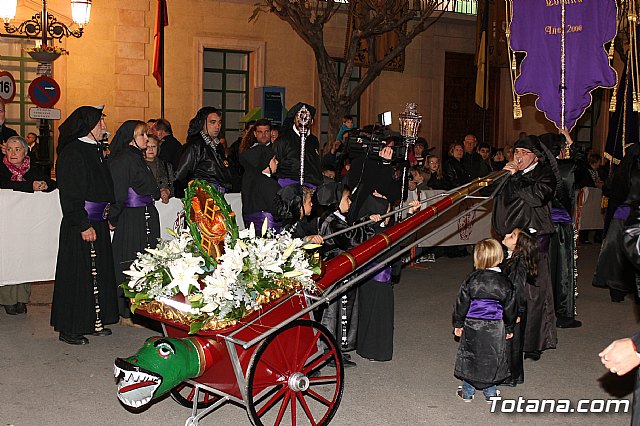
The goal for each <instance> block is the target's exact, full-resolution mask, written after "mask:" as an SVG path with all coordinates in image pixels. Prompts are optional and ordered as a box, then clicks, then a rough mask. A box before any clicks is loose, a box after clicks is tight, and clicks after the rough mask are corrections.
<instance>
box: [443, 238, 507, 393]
mask: <svg viewBox="0 0 640 426" xmlns="http://www.w3.org/2000/svg"><path fill="white" fill-rule="evenodd" d="M503 257H504V256H503V252H502V247H501V246H500V243H499V242H498V241H496V240H494V239H486V240H482V241H479V242H478V243H477V244H476V247H475V250H474V252H473V263H474V266H475V268H476V270H475V271H474V272H472V273H471V275H469V276H468V277H467V279H466V280H465V281H464V283H463V284H462V287H461V288H460V291H459V292H458V299H457V300H456V304H455V307H454V312H453V326H454V334H455V335H456V336H457V337H461V339H460V346H459V348H458V354H457V357H456V365H455V370H454V375H455V376H456V377H457V378H458V379H460V380H462V386H459V387H458V391H457V395H458V396H459V397H460V398H462V400H463V401H465V402H469V401H471V400H473V397H474V395H475V392H476V389H482V392H483V393H484V397H485V399H486V400H487V401H490V398H492V397H495V396H498V395H500V392H499V391H498V390H497V389H496V385H498V384H500V383H502V381H504V380H505V379H506V378H507V377H509V361H508V358H509V355H508V351H507V344H506V341H507V340H508V339H510V338H511V337H512V336H513V327H514V324H515V319H516V316H515V305H516V301H515V294H514V292H513V288H512V284H511V282H510V281H509V279H508V278H507V277H505V276H504V275H503V274H502V273H501V271H500V268H499V267H498V265H499V264H500V262H502V259H503Z"/></svg>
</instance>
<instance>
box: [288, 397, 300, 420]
mask: <svg viewBox="0 0 640 426" xmlns="http://www.w3.org/2000/svg"><path fill="white" fill-rule="evenodd" d="M297 393H298V392H293V391H291V392H289V395H291V394H293V398H292V399H291V425H292V426H296V425H297V424H298V423H297V422H296V407H297V406H298V404H297V403H296V399H297V398H296V394H297Z"/></svg>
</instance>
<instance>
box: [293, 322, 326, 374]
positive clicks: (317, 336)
mask: <svg viewBox="0 0 640 426" xmlns="http://www.w3.org/2000/svg"><path fill="white" fill-rule="evenodd" d="M321 336H322V334H320V333H318V332H317V331H315V330H314V333H313V339H312V341H311V342H309V344H308V346H307V351H306V352H305V353H304V355H303V356H302V357H301V358H300V364H298V365H296V368H297V369H298V370H300V369H301V368H302V366H303V365H304V364H305V363H306V362H307V360H308V359H309V357H310V356H311V352H312V351H313V350H314V349H315V350H318V340H320V337H321ZM333 352H334V351H331V352H328V354H329V355H331V354H332V353H333Z"/></svg>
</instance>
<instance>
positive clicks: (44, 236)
mask: <svg viewBox="0 0 640 426" xmlns="http://www.w3.org/2000/svg"><path fill="white" fill-rule="evenodd" d="M440 192H442V191H423V197H429V196H432V195H434V194H437V193H440ZM601 194H602V193H601V192H600V190H599V189H595V188H589V191H588V194H587V197H586V201H585V203H584V207H583V210H582V220H581V228H582V229H601V228H602V222H603V219H602V214H601V212H600V197H601ZM413 196H415V193H414V194H413ZM225 199H226V200H227V202H228V203H229V204H230V205H231V208H232V209H233V211H234V212H236V221H237V222H238V226H239V227H240V229H242V228H244V223H243V221H242V200H241V197H240V194H226V195H225ZM423 199H424V198H423ZM476 202H477V201H474V200H465V201H463V202H462V203H460V204H459V205H458V206H456V207H454V208H452V209H450V210H449V211H447V212H445V213H444V214H443V215H442V216H440V217H439V218H438V219H436V221H434V223H433V224H431V225H429V226H428V227H427V228H428V229H434V228H435V227H436V224H443V223H445V222H446V221H447V220H449V219H451V218H453V217H455V216H456V215H457V214H459V213H460V212H463V211H465V210H467V209H468V208H469V207H470V206H471V205H473V204H474V203H476ZM491 207H492V205H491V204H488V205H485V206H483V207H481V208H479V209H478V210H476V211H475V212H471V213H467V214H465V215H464V216H463V217H462V218H461V219H458V220H457V221H455V223H453V224H451V225H449V226H447V227H446V228H444V229H443V230H441V231H439V232H438V233H436V234H435V235H433V236H431V237H429V238H428V239H427V240H426V241H424V242H423V243H422V244H421V246H429V247H432V246H436V245H439V246H450V245H461V244H474V243H476V242H478V241H479V240H481V239H483V238H489V237H491ZM156 208H157V209H158V212H159V214H160V230H161V237H162V238H163V239H168V238H169V233H168V232H167V228H171V229H175V224H176V222H177V219H178V215H179V214H180V212H181V211H182V202H181V201H180V200H179V199H175V198H172V199H171V200H170V201H169V204H162V203H161V202H156ZM0 212H1V213H0V285H6V284H18V283H23V282H33V281H49V280H53V278H54V276H55V267H56V257H57V253H58V232H59V230H60V221H61V220H62V211H61V210H60V202H59V200H58V191H53V192H50V193H47V194H45V193H41V192H37V193H34V194H27V193H23V192H15V191H11V190H8V189H2V190H0ZM422 235H424V233H423V234H422Z"/></svg>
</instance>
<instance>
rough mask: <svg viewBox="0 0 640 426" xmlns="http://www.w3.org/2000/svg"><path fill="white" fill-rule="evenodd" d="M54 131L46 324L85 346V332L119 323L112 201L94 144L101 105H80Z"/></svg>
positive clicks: (67, 339) (98, 332)
mask: <svg viewBox="0 0 640 426" xmlns="http://www.w3.org/2000/svg"><path fill="white" fill-rule="evenodd" d="M59 129H60V136H59V138H58V162H57V164H56V170H57V172H56V175H57V179H58V189H59V191H60V205H61V207H62V223H61V224H60V242H59V245H58V261H57V265H56V280H55V286H54V289H53V304H52V306H51V325H52V326H53V327H54V329H55V330H56V331H58V332H60V340H62V341H63V342H65V343H69V344H72V345H85V344H87V343H89V340H88V339H87V338H86V337H84V335H85V334H93V335H95V336H106V335H109V334H111V330H109V329H108V328H103V325H107V324H114V323H116V322H118V305H117V301H116V282H115V277H114V272H113V253H112V251H111V237H110V235H109V226H108V225H107V220H106V218H107V216H106V211H107V206H108V205H109V203H110V202H113V200H114V196H113V184H112V182H111V177H110V176H109V170H108V168H107V166H106V164H105V163H104V161H103V160H102V147H101V146H100V144H99V143H98V142H97V141H98V140H100V138H101V137H102V132H103V131H104V120H103V119H102V109H101V108H100V109H98V108H95V107H89V106H83V107H80V108H78V109H76V110H75V111H74V112H73V113H72V114H71V115H70V116H69V117H68V118H67V119H66V120H65V121H64V123H62V124H61V125H60V127H59ZM92 247H93V249H94V253H93V255H94V256H95V257H92V253H91V251H92ZM93 262H95V272H96V275H95V280H94V276H93V275H92V269H93V268H92V267H93V266H94V265H93V264H92V263H93ZM96 293H97V294H96Z"/></svg>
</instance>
